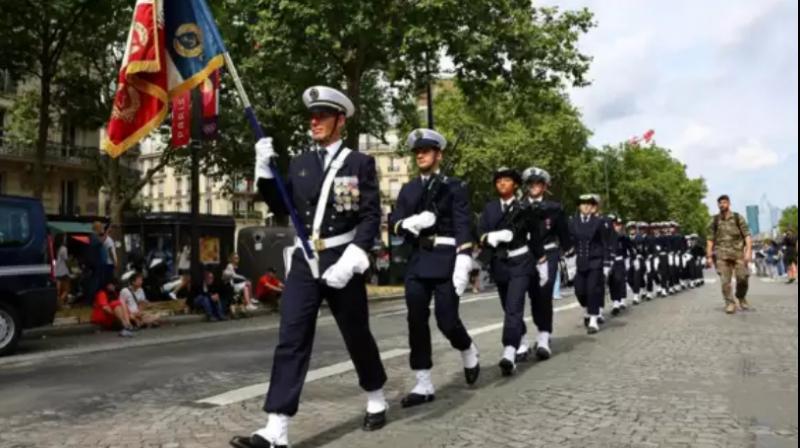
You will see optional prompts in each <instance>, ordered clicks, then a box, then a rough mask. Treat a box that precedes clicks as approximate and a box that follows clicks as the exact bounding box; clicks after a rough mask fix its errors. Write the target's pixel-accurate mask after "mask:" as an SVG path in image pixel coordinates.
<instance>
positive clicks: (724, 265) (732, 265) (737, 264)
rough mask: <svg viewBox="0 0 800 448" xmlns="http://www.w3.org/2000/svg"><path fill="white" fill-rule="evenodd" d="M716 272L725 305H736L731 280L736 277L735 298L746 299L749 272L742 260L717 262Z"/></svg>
mask: <svg viewBox="0 0 800 448" xmlns="http://www.w3.org/2000/svg"><path fill="white" fill-rule="evenodd" d="M717 272H718V273H719V276H720V281H721V282H722V295H723V297H724V298H725V303H726V304H728V303H736V300H734V299H733V284H732V281H733V278H734V277H736V298H737V299H739V300H742V299H746V298H747V290H748V288H749V286H750V285H749V281H750V271H748V269H747V265H746V264H745V262H744V259H742V258H739V259H736V260H717Z"/></svg>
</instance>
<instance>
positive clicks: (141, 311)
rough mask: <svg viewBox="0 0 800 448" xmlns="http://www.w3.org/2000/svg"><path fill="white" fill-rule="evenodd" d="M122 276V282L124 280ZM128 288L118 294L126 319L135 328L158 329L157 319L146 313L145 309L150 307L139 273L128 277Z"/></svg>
mask: <svg viewBox="0 0 800 448" xmlns="http://www.w3.org/2000/svg"><path fill="white" fill-rule="evenodd" d="M124 277H125V276H123V279H122V280H123V281H125V280H126V279H125V278H124ZM127 282H128V287H126V288H124V289H123V290H122V291H120V293H119V298H120V300H121V301H122V303H124V304H125V307H126V308H127V309H128V317H129V319H130V321H131V323H132V324H133V325H134V326H135V327H137V328H141V327H158V326H160V325H161V323H160V322H159V320H158V317H157V316H155V315H153V314H151V313H148V312H147V311H145V309H146V308H147V307H148V306H149V305H150V302H149V301H148V300H147V296H146V295H145V293H144V289H142V285H143V284H144V275H143V274H142V273H141V272H133V273H131V274H130V275H129V277H128V279H127Z"/></svg>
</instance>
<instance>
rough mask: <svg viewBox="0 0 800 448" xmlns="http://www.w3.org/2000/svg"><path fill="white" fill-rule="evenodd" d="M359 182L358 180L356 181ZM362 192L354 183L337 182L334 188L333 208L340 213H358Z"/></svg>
mask: <svg viewBox="0 0 800 448" xmlns="http://www.w3.org/2000/svg"><path fill="white" fill-rule="evenodd" d="M356 182H357V180H356ZM360 196H361V192H360V191H359V190H358V185H357V184H355V183H353V182H347V183H345V182H337V183H336V184H335V185H334V187H333V207H334V209H335V210H336V211H337V212H338V213H342V212H350V211H353V212H357V211H358V208H359V205H358V202H359V198H360Z"/></svg>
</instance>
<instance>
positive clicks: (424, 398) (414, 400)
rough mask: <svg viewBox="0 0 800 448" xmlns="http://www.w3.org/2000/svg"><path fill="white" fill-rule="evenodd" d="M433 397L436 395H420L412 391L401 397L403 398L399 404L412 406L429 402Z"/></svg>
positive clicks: (404, 406)
mask: <svg viewBox="0 0 800 448" xmlns="http://www.w3.org/2000/svg"><path fill="white" fill-rule="evenodd" d="M435 399H436V396H435V395H433V394H430V395H421V394H415V393H413V392H412V393H410V394H408V395H406V396H405V397H403V399H402V400H401V401H400V405H401V406H403V408H413V407H414V406H419V405H421V404H427V403H430V402H432V401H433V400H435Z"/></svg>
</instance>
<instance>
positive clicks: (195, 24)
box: [164, 0, 225, 95]
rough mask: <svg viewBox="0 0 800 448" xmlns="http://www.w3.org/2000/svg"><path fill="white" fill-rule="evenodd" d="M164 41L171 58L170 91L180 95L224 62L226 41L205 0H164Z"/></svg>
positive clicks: (203, 79) (204, 78)
mask: <svg viewBox="0 0 800 448" xmlns="http://www.w3.org/2000/svg"><path fill="white" fill-rule="evenodd" d="M164 18H165V24H164V32H165V44H166V47H167V52H168V53H169V59H170V60H171V61H172V64H173V65H174V70H170V79H169V87H170V94H171V95H179V94H181V93H183V92H186V91H187V90H190V89H193V88H194V87H196V86H197V85H199V84H200V83H202V82H203V81H205V80H206V79H207V78H208V77H209V76H210V75H211V74H212V73H213V72H214V71H215V70H217V69H219V68H220V67H222V66H223V65H225V59H224V56H223V55H224V53H225V44H224V43H223V41H222V37H221V36H220V34H219V30H218V29H217V24H216V23H215V22H214V18H213V16H212V15H211V11H210V10H209V9H208V5H207V4H206V2H205V1H203V0H182V1H175V0H173V1H165V2H164Z"/></svg>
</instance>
